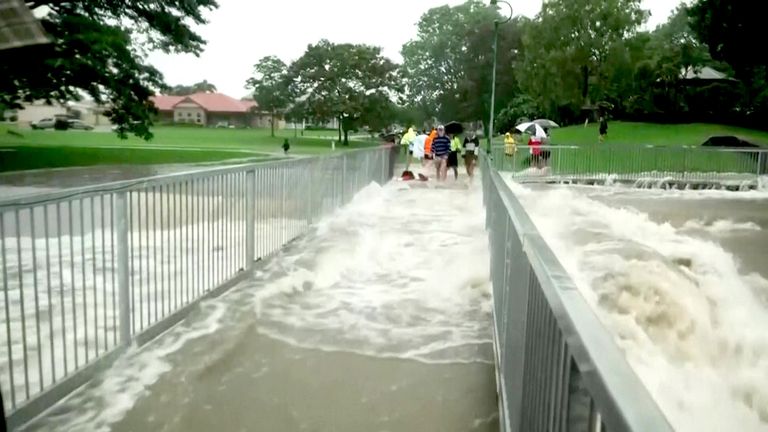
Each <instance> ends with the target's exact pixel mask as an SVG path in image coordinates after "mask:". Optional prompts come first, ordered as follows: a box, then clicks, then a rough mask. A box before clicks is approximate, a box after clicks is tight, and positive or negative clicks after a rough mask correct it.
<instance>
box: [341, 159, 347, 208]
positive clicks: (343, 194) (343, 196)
mask: <svg viewBox="0 0 768 432" xmlns="http://www.w3.org/2000/svg"><path fill="white" fill-rule="evenodd" d="M346 192H347V155H346V154H344V155H342V156H341V205H344V204H346V203H347V201H346V199H347V193H346Z"/></svg>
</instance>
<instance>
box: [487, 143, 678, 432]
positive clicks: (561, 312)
mask: <svg viewBox="0 0 768 432" xmlns="http://www.w3.org/2000/svg"><path fill="white" fill-rule="evenodd" d="M482 159H483V161H482V167H481V168H482V170H481V171H482V178H483V198H484V202H485V207H486V225H487V228H488V234H489V239H490V250H491V281H492V286H493V303H494V308H493V319H494V351H495V357H496V358H495V360H496V365H497V384H498V394H499V411H500V423H501V430H503V431H505V432H518V431H520V432H537V431H548V432H549V431H590V432H596V431H605V430H608V431H611V432H614V431H618V432H623V431H635V432H648V431H653V432H665V431H672V428H671V426H670V425H669V423H668V422H667V420H666V418H665V417H664V415H663V414H662V412H661V411H660V409H659V408H658V406H657V405H656V403H655V402H654V401H653V399H652V398H651V396H650V394H649V393H648V391H647V390H646V388H645V387H644V386H643V384H642V383H641V382H640V380H639V378H638V377H637V376H636V375H635V373H634V372H633V371H632V369H631V368H630V366H629V365H628V363H627V362H626V360H625V358H624V355H623V353H622V352H621V350H620V348H619V347H618V346H617V345H616V343H615V342H614V340H613V338H612V337H611V335H610V334H609V332H608V331H607V329H606V328H605V327H604V326H603V325H602V324H601V323H600V321H599V319H598V318H597V316H596V315H595V314H594V312H593V311H592V310H591V308H590V306H589V305H588V304H587V303H586V301H585V300H584V298H583V297H582V296H581V294H580V293H579V291H578V289H577V288H576V286H575V285H574V282H573V281H572V279H571V278H570V276H569V275H568V274H567V272H566V271H565V269H564V268H563V267H562V265H561V264H560V262H559V261H558V259H557V258H556V257H555V255H554V253H553V252H552V250H551V249H550V248H549V247H548V246H547V244H546V243H545V241H544V239H543V238H542V237H541V236H540V235H539V233H538V231H537V229H536V227H535V226H534V224H533V222H532V221H531V220H530V219H529V217H528V215H527V213H526V211H525V210H524V209H523V207H522V205H521V204H520V203H519V202H518V200H517V198H515V196H514V194H513V193H512V192H511V190H510V189H509V187H508V186H507V185H506V184H505V183H504V180H503V179H502V178H501V176H500V175H499V173H498V172H496V170H494V169H493V168H492V167H491V164H490V161H489V160H488V158H487V157H483V158H482Z"/></svg>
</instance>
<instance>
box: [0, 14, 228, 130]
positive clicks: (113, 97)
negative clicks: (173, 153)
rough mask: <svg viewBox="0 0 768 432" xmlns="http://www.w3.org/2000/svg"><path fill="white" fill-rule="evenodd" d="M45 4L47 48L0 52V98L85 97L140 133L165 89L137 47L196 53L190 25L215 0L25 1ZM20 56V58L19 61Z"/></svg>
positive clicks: (199, 42) (197, 40) (198, 46)
mask: <svg viewBox="0 0 768 432" xmlns="http://www.w3.org/2000/svg"><path fill="white" fill-rule="evenodd" d="M27 4H28V5H29V6H30V8H31V9H33V10H34V9H37V8H47V10H48V13H47V14H46V15H45V16H43V17H42V19H41V23H42V25H43V28H44V29H45V31H46V32H47V33H48V35H49V36H50V38H51V40H52V43H51V44H48V45H39V46H30V47H24V48H20V49H16V50H9V51H6V52H4V53H2V58H0V76H2V77H3V79H2V80H0V103H4V104H6V105H9V106H19V105H20V104H21V103H22V102H31V101H34V100H46V101H50V102H53V101H60V102H64V101H69V100H77V99H79V98H80V97H81V92H85V93H87V94H88V95H90V96H91V97H92V98H93V99H94V101H95V102H97V103H100V104H105V105H107V106H108V107H109V110H108V111H107V112H106V115H107V116H108V117H109V118H110V120H111V121H112V122H113V123H115V124H118V125H121V126H123V128H119V130H120V132H119V133H120V134H121V135H122V136H124V134H125V132H124V131H125V130H127V131H131V132H133V133H134V134H136V135H138V136H141V137H143V138H150V137H151V136H152V134H151V133H150V131H149V126H150V125H151V116H152V114H153V113H154V110H155V108H154V105H153V104H152V103H151V102H150V100H149V97H150V96H151V95H153V94H154V93H155V91H156V90H159V89H162V88H164V87H165V84H164V82H163V76H162V74H161V73H160V72H159V71H158V70H157V69H155V68H154V67H152V66H150V65H148V64H146V63H145V60H144V59H145V57H146V56H145V55H144V54H145V51H146V50H148V49H156V50H161V51H164V52H167V53H192V54H195V55H197V54H199V53H200V52H201V51H202V49H203V46H204V44H205V41H204V40H203V38H201V37H200V36H199V35H198V34H197V33H195V32H194V31H193V30H192V25H195V24H204V23H205V22H206V20H205V18H204V17H203V13H204V11H206V10H211V9H214V8H216V7H217V4H216V1H215V0H166V1H162V2H153V1H145V0H79V1H61V0H32V1H28V2H27ZM21 58H23V59H24V60H23V61H20V60H19V59H21Z"/></svg>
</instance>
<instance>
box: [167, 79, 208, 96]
mask: <svg viewBox="0 0 768 432" xmlns="http://www.w3.org/2000/svg"><path fill="white" fill-rule="evenodd" d="M215 92H216V86H215V85H213V84H212V83H209V82H208V80H202V81H200V82H197V83H194V84H192V85H191V86H188V85H175V86H173V87H171V89H170V90H169V91H168V94H169V95H174V96H189V95H191V94H195V93H215Z"/></svg>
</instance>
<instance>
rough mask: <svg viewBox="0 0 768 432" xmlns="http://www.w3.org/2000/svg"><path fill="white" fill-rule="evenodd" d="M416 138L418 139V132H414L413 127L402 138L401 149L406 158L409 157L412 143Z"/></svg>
mask: <svg viewBox="0 0 768 432" xmlns="http://www.w3.org/2000/svg"><path fill="white" fill-rule="evenodd" d="M414 138H416V131H414V130H413V127H410V128H408V131H407V132H406V133H404V134H403V137H402V138H400V148H401V149H402V153H404V156H406V158H407V156H408V151H409V148H410V145H411V141H413V139H414Z"/></svg>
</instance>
